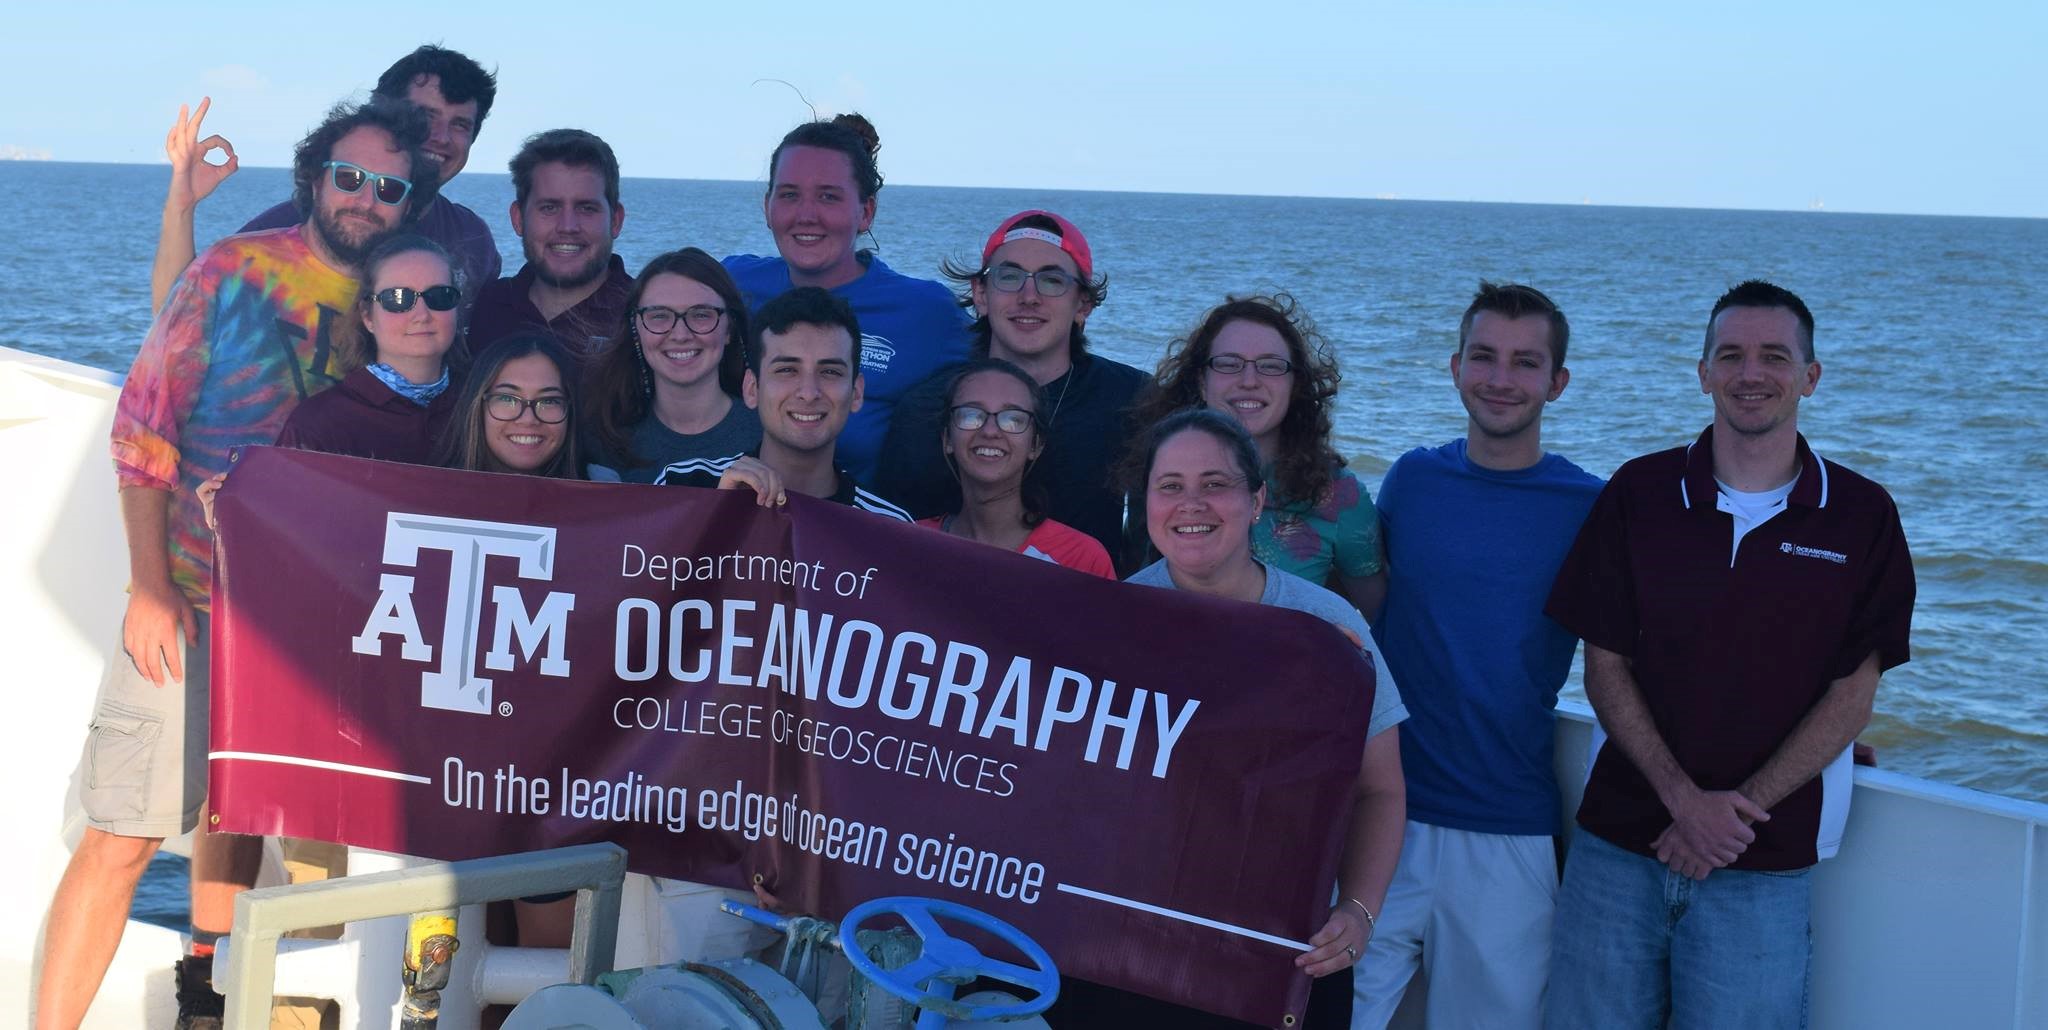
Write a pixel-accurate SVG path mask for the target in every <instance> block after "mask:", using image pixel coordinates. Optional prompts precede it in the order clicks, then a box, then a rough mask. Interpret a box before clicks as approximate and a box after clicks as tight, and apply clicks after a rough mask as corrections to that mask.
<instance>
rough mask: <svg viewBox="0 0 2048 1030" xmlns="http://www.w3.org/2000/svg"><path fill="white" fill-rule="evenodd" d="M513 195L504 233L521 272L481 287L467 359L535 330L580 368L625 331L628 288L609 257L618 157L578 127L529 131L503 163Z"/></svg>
mask: <svg viewBox="0 0 2048 1030" xmlns="http://www.w3.org/2000/svg"><path fill="white" fill-rule="evenodd" d="M512 192H513V200H512V231H513V232H515V233H518V234H519V239H520V243H521V245H522V246H523V247H524V248H525V250H526V265H525V267H523V268H521V269H520V270H519V274H517V275H512V276H507V277H505V278H503V279H500V280H498V281H497V282H494V283H490V284H488V285H486V286H485V287H484V289H483V295H482V296H480V297H478V298H477V302H476V315H475V317H474V318H473V319H471V321H470V324H469V349H470V352H471V353H473V354H482V353H483V352H484V351H485V350H487V349H489V348H490V346H491V344H493V343H496V342H497V341H499V340H502V339H504V338H506V337H508V336H511V335H512V334H514V333H517V332H522V331H524V330H528V329H538V330H541V331H542V332H549V333H553V334H555V338H556V339H558V340H560V341H561V342H562V346H563V347H564V348H566V349H567V350H568V352H569V354H570V356H572V357H574V358H576V359H577V360H578V361H579V362H583V361H588V360H589V359H591V358H593V357H596V356H597V354H598V353H599V352H600V351H603V350H604V349H605V347H606V346H607V345H609V344H610V342H611V339H612V337H613V336H615V335H617V334H618V333H619V331H620V330H621V329H622V328H624V326H625V318H626V294H627V293H628V292H630V291H631V290H632V289H633V277H632V276H631V275H628V274H627V273H626V263H625V262H624V261H622V260H620V258H619V256H618V255H616V254H613V253H612V240H613V239H615V238H617V237H618V235H619V230H620V229H621V228H622V227H624V225H625V224H626V208H625V206H624V205H623V204H620V203H619V159H618V158H617V157H614V156H613V155H612V148H611V147H610V145H608V144H606V143H605V141H604V140H601V139H599V138H597V137H596V136H594V135H592V134H590V133H588V132H584V131H583V130H582V129H550V130H548V131H547V132H542V133H536V134H534V135H532V136H529V137H527V139H526V143H525V145H523V146H521V147H520V148H519V153H517V154H514V155H513V156H512Z"/></svg>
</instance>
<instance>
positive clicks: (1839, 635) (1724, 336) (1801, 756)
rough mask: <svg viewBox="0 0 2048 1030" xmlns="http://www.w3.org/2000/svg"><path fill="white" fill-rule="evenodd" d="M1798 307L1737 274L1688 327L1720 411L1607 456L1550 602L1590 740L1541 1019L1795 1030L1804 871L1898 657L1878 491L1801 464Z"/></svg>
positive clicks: (1817, 851) (1894, 586) (1843, 473)
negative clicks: (1617, 464)
mask: <svg viewBox="0 0 2048 1030" xmlns="http://www.w3.org/2000/svg"><path fill="white" fill-rule="evenodd" d="M1820 372H1821V367H1820V363H1819V362H1818V361H1816V360H1815V359H1814V352H1813V315H1812V314H1811V313H1810V312H1809V311H1808V310H1807V308H1806V305H1805V303H1803V302H1802V301H1800V299H1799V298H1798V297H1797V296H1795V295H1794V294H1792V292H1791V291H1789V290H1785V289H1783V288H1781V287H1778V286H1774V285H1772V284H1770V283H1766V282H1762V281H1759V280H1751V281H1749V282H1745V283H1742V284H1741V285H1739V286H1737V287H1735V288H1734V289H1731V290H1729V291H1728V292H1727V293H1726V294H1724V295H1722V297H1721V299H1720V300H1719V301H1717V302H1716V303H1715V305H1714V309H1713V312H1712V314H1711V315H1710V316H1709V318H1708V321H1707V336H1706V345H1705V348H1704V350H1703V352H1702V354H1701V358H1700V363H1699V376H1700V391H1701V392H1702V393H1705V394H1707V395H1709V396H1711V397H1712V398H1713V399H1714V423H1713V425H1712V426H1710V427H1708V429H1707V430H1706V431H1705V432H1703V433H1701V434H1700V436H1699V438H1698V439H1697V440H1694V441H1693V442H1692V443H1691V444H1689V445H1687V446H1685V447H1680V448H1675V449H1672V450H1668V451H1662V452H1659V453H1656V454H1651V455H1647V456H1644V457H1641V458H1637V459H1635V460H1633V461H1630V462H1628V463H1627V464H1625V465H1623V466H1622V467H1621V468H1620V470H1619V471H1617V472H1616V473H1615V474H1614V478H1613V479H1612V480H1610V481H1609V482H1608V484H1607V488H1606V489H1605V490H1604V491H1603V492H1602V493H1601V494H1600V498H1599V500H1598V501H1597V502H1596V503H1595V505H1594V507H1593V512H1592V514H1591V516H1590V517H1588V518H1587V520H1586V524H1585V526H1584V528H1583V529H1582V530H1581V531H1580V533H1579V537H1578V540H1577V542H1576V543H1575V544H1574V545H1573V547H1572V551H1571V554H1570V556H1569V557H1567V558H1566V560H1565V564H1564V566H1563V568H1562V569H1561V570H1560V571H1559V573H1558V578H1557V583H1556V585H1555V587H1554V588H1553V590H1552V593H1551V595H1550V602H1549V605H1548V607H1547V608H1546V611H1547V613H1548V614H1549V615H1550V616H1551V617H1552V618H1553V619H1556V620H1557V622H1558V623H1559V624H1561V625H1563V626H1564V627H1565V628H1566V629H1567V630H1570V631H1571V632H1573V633H1576V634H1578V635H1579V636H1580V637H1582V638H1584V640H1585V642H1586V696H1587V698H1588V699H1589V700H1591V701H1592V703H1593V709H1594V711H1595V713H1596V714H1598V715H1599V717H1600V726H1601V729H1602V731H1604V733H1600V734H1596V735H1595V738H1594V746H1595V748H1596V751H1595V759H1594V762H1593V768H1592V773H1591V776H1590V778H1589V779H1588V781H1587V784H1586V793H1585V799H1584V801H1583V802H1582V803H1581V805H1580V807H1579V814H1578V823H1579V828H1578V832H1577V833H1576V834H1575V835H1574V837H1573V840H1572V846H1571V853H1570V858H1569V860H1568V861H1567V862H1566V865H1565V875H1564V883H1563V885H1562V886H1561V887H1560V888H1559V893H1558V901H1557V918H1556V926H1555V931H1554V943H1553V955H1552V962H1553V965H1552V974H1551V981H1550V997H1549V1000H1548V1012H1547V1014H1546V1025H1548V1026H1552V1027H1585V1026H1644V1025H1663V1024H1664V1022H1665V1020H1666V1019H1669V1020H1670V1021H1671V1023H1672V1024H1673V1025H1680V1026H1797V1025H1804V1022H1805V1013H1806V977H1807V965H1808V959H1809V957H1810V953H1811V943H1810V942H1811V937H1810V931H1809V928H1808V911H1809V900H1810V883H1811V881H1810V875H1811V872H1812V868H1813V866H1814V865H1815V864H1816V863H1817V862H1819V861H1820V860H1821V859H1823V858H1827V857H1829V856H1831V855H1832V854H1834V852H1835V849H1836V847H1837V845H1839V843H1840V841H1841V833H1842V826H1843V823H1844V820H1845V819H1846V816H1847V812H1848V803H1849V791H1850V786H1851V774H1850V755H1849V748H1850V745H1851V744H1852V743H1853V742H1854V741H1855V739H1856V735H1857V733H1859V732H1861V731H1862V729H1863V727H1864V726H1865V725H1866V724H1868V722H1869V721H1870V713H1871V705H1872V701H1873V699H1874V697H1875V695H1876V692H1877V681H1878V676H1879V674H1881V673H1882V672H1883V671H1884V670H1886V669H1889V668H1891V667H1893V666H1895V665H1898V664H1900V663H1902V662H1904V661H1906V659H1907V635H1908V631H1909V628H1910V624H1911V621H1912V612H1913V566H1912V559H1911V557H1910V555H1908V553H1907V551H1906V540H1905V534H1904V532H1903V531H1902V530H1901V528H1900V526H1899V516H1898V509H1897V507H1896V506H1895V505H1894V504H1893V503H1892V499H1891V496H1890V495H1889V494H1887V493H1885V491H1884V488H1882V487H1880V486H1878V485H1877V484H1876V483H1873V482H1871V481H1870V480H1868V479H1865V478H1863V477H1862V476H1859V475H1857V474H1856V473H1854V472H1851V471H1849V470H1848V469H1846V468H1843V467H1842V466H1840V465H1837V464H1835V463H1834V462H1831V461H1826V460H1824V459H1823V458H1821V457H1820V456H1819V455H1816V454H1815V453H1814V452H1813V450H1812V448H1810V447H1809V446H1807V442H1806V439H1805V438H1804V437H1803V436H1801V435H1800V434H1799V431H1798V426H1797V416H1798V413H1799V401H1800V399H1801V398H1804V397H1808V396H1811V395H1812V394H1813V391H1814V388H1815V387H1816V386H1817V385H1819V383H1820Z"/></svg>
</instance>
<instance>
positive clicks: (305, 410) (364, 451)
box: [277, 368, 461, 465]
mask: <svg viewBox="0 0 2048 1030" xmlns="http://www.w3.org/2000/svg"><path fill="white" fill-rule="evenodd" d="M459 392H461V391H459V390H457V389H456V388H455V384H453V383H450V384H449V387H448V389H446V390H443V391H441V392H440V394H438V395H436V396H435V397H434V399H433V401H431V402H430V403H428V404H426V405H425V406H421V405H419V404H417V403H415V402H413V401H411V400H408V399H406V398H404V397H401V396H399V395H398V394H397V393H396V392H394V391H393V390H392V389H391V388H390V387H388V386H385V385H384V384H383V382H382V381H380V380H379V379H378V378H377V377H376V376H374V375H371V374H370V370H369V369H366V368H359V369H356V370H355V371H353V372H350V373H349V374H347V375H345V376H343V377H341V382H339V383H336V384H335V385H334V387H333V388H332V389H329V390H322V391H321V392H319V393H317V394H314V395H313V396H311V397H308V398H306V399H305V400H304V401H301V402H300V403H299V406H298V407H296V408H293V409H292V415H291V418H289V419H287V420H286V421H285V424H284V429H283V430H282V431H281V432H279V433H278V434H277V445H278V446H279V447H296V448H298V449H299V450H302V451H324V452H326V453H328V454H346V455H349V456H351V457H356V458H377V459H380V460H383V461H402V462H406V463H408V464H413V465H431V464H433V456H434V446H435V444H436V443H438V442H439V440H440V438H441V434H442V432H444V431H445V430H446V429H447V427H448V419H449V416H450V415H451V414H452V413H453V412H454V410H455V395H456V394H457V393H459Z"/></svg>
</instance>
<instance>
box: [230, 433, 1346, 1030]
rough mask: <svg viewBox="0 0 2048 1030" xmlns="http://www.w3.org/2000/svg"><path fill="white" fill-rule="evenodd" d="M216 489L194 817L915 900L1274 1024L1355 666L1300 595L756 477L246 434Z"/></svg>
mask: <svg viewBox="0 0 2048 1030" xmlns="http://www.w3.org/2000/svg"><path fill="white" fill-rule="evenodd" d="M217 511H218V517H219V522H220V535H219V542H218V548H219V551H218V562H217V571H216V579H215V585H214V619H213V635H214V636H213V640H214V644H213V677H214V678H213V690H214V695H213V697H214V704H213V751H212V754H211V758H212V763H211V776H212V783H211V791H212V799H213V805H214V812H215V813H216V814H217V815H218V817H219V819H220V823H219V828H220V829H223V830H229V831H233V832H239V833H261V834H283V835H289V836H296V837H309V838H317V839H321V840H330V841H339V842H343V843H348V844H356V845H361V846H365V847H371V848H378V849H382V850H387V851H395V852H402V853H407V854H415V855H423V856H428V857H431V858H437V859H464V858H474V857H479V856H484V855H495V854H504V853H508V852H516V851H528V850H533V849H536V848H548V847H558V846H562V845H569V844H578V843H583V842H587V841H593V840H608V841H614V842H616V843H618V844H620V845H622V846H624V847H625V848H626V849H627V853H628V855H629V865H630V866H631V868H632V869H633V870H634V871H636V872H642V873H649V874H654V875H660V876H669V877H678V878H685V879H690V880H697V881H702V882H707V883H713V884H718V885H721V886H726V887H735V888H740V889H745V888H746V887H747V886H748V885H749V884H750V883H753V882H755V880H756V878H757V877H758V878H759V881H760V882H761V883H762V884H763V885H765V886H766V887H767V888H768V889H769V890H771V891H773V892H774V893H775V894H777V895H778V896H779V897H780V898H781V899H782V900H783V901H785V902H787V903H789V904H791V905H793V906H795V907H798V908H801V909H803V910H806V911H811V912H815V913H818V914H821V915H824V916H826V917H828V918H838V917H839V916H841V915H843V914H844V913H845V912H846V911H847V910H848V909H849V908H851V907H852V906H853V905H855V904H857V903H859V902H861V901H863V900H866V899H868V898H872V897H877V896H882V895H892V894H915V895H924V896H931V897H940V898H945V899H948V900H952V901H958V902H961V903H963V904H968V905H972V906H975V907H977V908H981V909H983V910H985V911H989V912H992V913H994V914H995V915H998V916H1000V917H1001V918H1003V919H1007V920H1009V921H1011V922H1012V923H1014V924H1016V925H1017V926H1019V927H1020V928H1022V929H1023V930H1025V932H1027V933H1029V934H1031V935H1032V936H1033V937H1035V938H1037V939H1038V940H1039V941H1040V942H1041V943H1042V944H1044V945H1045V947H1046V948H1047V950H1048V951H1050V952H1051V954H1052V955H1053V957H1054V958H1055V959H1056V960H1057V961H1058V962H1059V964H1060V968H1061V971H1062V972H1063V973H1064V974H1067V975H1073V976H1080V977H1084V978H1087V979H1090V980H1094V981H1097V982H1101V983H1107V984H1111V985H1115V986H1119V987H1124V988H1128V989H1131V990H1136V991H1140V992H1143V993H1145V994H1149V995H1152V996H1155V997H1159V998H1164V999H1168V1000H1172V1001H1177V1002H1180V1003H1183V1004H1188V1005H1193V1006H1197V1007H1200V1008H1203V1009H1206V1010H1209V1011H1212V1012H1216V1013H1219V1014H1223V1015H1228V1016H1233V1017H1236V1018H1240V1019H1246V1020H1251V1021H1253V1022H1257V1023H1264V1024H1270V1025H1281V1024H1283V1023H1285V1022H1287V1021H1288V1017H1289V1016H1292V1017H1294V1021H1295V1022H1296V1023H1297V1024H1298V1021H1299V1017H1300V1015H1301V1012H1302V1007H1303V1002H1304V999H1305V997H1306V993H1307V981H1306V979H1305V978H1304V977H1302V976H1301V975H1300V974H1298V973H1296V972H1295V970H1294V967H1293V964H1292V960H1293V958H1294V957H1295V955H1296V954H1297V951H1296V950H1295V948H1294V947H1292V946H1290V942H1302V941H1305V940H1306V939H1307V938H1308V937H1309V936H1310V935H1311V934H1313V933H1314V932H1315V930H1316V929H1317V928H1318V927H1320V926H1321V925H1322V923H1323V921H1324V920H1325V919H1326V918H1327V916H1328V913H1329V902H1330V891H1331V884H1332V883H1333V881H1334V879H1335V876H1336V872H1337V863H1338V858H1339V851H1340V848H1341V846H1342V840H1343V836H1344V833H1345V831H1346V828H1347V823H1348V818H1349V813H1350V806H1351V798H1352V789H1353V782H1354V780H1355V779H1356V777H1357V774H1358V763H1359V756H1360V754H1361V752H1362V750H1363V747H1364V736H1365V725H1366V717H1367V713H1368V711H1369V710H1370V692H1371V675H1372V673H1371V668H1370V666H1369V665H1368V664H1367V663H1366V662H1365V661H1364V660H1363V659H1362V658H1361V657H1360V654H1359V652H1358V650H1357V649H1356V648H1355V647H1354V646H1352V645H1351V643H1350V642H1349V641H1347V640H1346V639H1345V638H1344V636H1343V635H1342V634H1341V633H1339V632H1338V631H1337V630H1336V629H1334V628H1332V627H1330V626H1328V625H1327V624H1325V623H1323V622H1322V621H1321V620H1319V619H1316V618H1313V617H1311V616H1308V615H1304V614H1302V613H1299V612H1293V611H1286V610H1281V609H1275V608H1262V607H1258V606H1253V605H1245V604H1240V603H1235V602H1229V601H1221V600H1217V599H1212V598H1204V597H1198V596H1192V595H1187V594H1182V593H1179V592H1177V591H1168V590H1160V589H1155V588H1151V587H1141V586H1133V585H1129V584H1122V583H1113V582H1108V581H1105V580H1099V579H1095V578H1093V577H1089V576H1086V575H1082V574H1080V573H1076V572H1073V571H1070V570H1067V569H1062V568H1059V567H1056V566H1054V565H1051V564H1049V563H1046V562H1042V561H1037V560H1034V559H1029V558H1024V557H1021V556H1018V555H1014V554H1008V553H1004V552H1002V551H999V550H997V549H994V548H989V547H983V546H980V545H976V544H972V543H968V542H966V541H962V540H958V539H955V538H953V537H950V536H948V535H945V534H942V533H936V532H933V531H931V530H928V529H924V528H922V527H917V526H910V525H905V524H902V523H898V522H894V521H891V520H887V519H883V518H881V517H878V516H875V515H872V514H869V513H866V512H862V511H857V510H853V509H848V508H842V507H838V506H836V505H832V504H829V503H826V502H822V501H815V500H812V499H810V498H806V497H794V496H792V497H791V498H790V503H789V505H788V508H787V510H786V511H775V512H771V511H765V510H762V509H760V508H758V507H756V506H755V505H754V503H753V495H752V493H751V492H750V491H739V492H731V491H711V490H698V489H689V488H678V487H640V486H622V485H609V484H596V483H565V482H561V481H558V480H540V479H533V478H528V477H519V476H499V475H486V474H479V473H465V472H451V471H447V470H442V469H431V468H420V467H416V466H408V465H397V464H390V463H386V462H375V461H365V460H360V459H354V458H341V457H335V456H332V455H322V454H313V453H307V452H296V451H284V450H276V449H272V448H254V449H251V450H250V451H249V452H247V453H246V454H245V455H244V456H243V457H242V459H241V461H240V462H239V463H238V464H237V465H236V469H235V472H234V474H233V475H232V476H230V477H229V479H228V483H227V485H226V487H225V488H223V489H222V490H221V492H220V495H219V499H218V502H217Z"/></svg>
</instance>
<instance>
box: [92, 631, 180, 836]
mask: <svg viewBox="0 0 2048 1030" xmlns="http://www.w3.org/2000/svg"><path fill="white" fill-rule="evenodd" d="M209 621H210V620H209V619H208V618H207V616H206V615H204V614H201V615H200V616H199V643H198V644H197V645H187V644H185V642H184V641H183V640H182V639H181V640H180V641H179V642H178V643H179V647H180V649H181V650H182V651H183V654H184V663H185V681H184V682H183V683H179V682H175V681H173V682H168V683H165V684H164V685H163V686H161V687H159V686H157V685H155V684H153V683H151V682H150V681H149V680H147V679H144V678H143V676H142V674H141V673H140V672H137V671H136V670H135V663H134V662H133V661H131V660H130V659H129V657H128V655H127V654H126V653H125V652H123V651H122V650H121V649H120V646H119V645H118V644H117V645H116V646H115V648H114V651H113V653H112V654H110V655H108V657H107V671H106V674H105V676H104V677H102V678H101V680H100V692H99V699H98V700H97V701H96V702H94V704H93V716H92V729H91V731H90V732H88V733H87V734H86V737H85V753H84V754H83V755H82V756H80V758H79V760H78V770H77V772H76V774H75V775H76V776H77V779H78V797H79V800H80V802H81V803H82V804H83V805H84V808H85V818H86V822H87V823H88V824H89V825H91V826H92V827H93V828H95V829H98V830H101V831H104V832H106V833H111V834H115V835H116V836H121V837H175V836H177V835H178V834H180V833H184V832H186V831H187V830H190V829H192V828H193V827H194V826H197V825H198V823H199V809H200V806H201V805H203V804H204V803H205V802H206V746H207V739H208V735H209V732H210V730H211V726H212V724H211V720H210V718H209V715H208V711H209V709H208V704H207V699H208V696H209V694H210V690H209V689H208V687H209V685H208V675H207V673H208V669H207V661H208V652H207V637H206V633H207V627H208V623H209ZM159 660H161V659H159Z"/></svg>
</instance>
